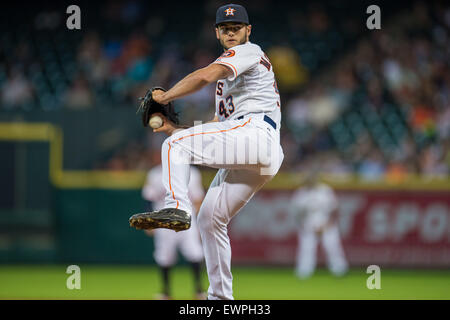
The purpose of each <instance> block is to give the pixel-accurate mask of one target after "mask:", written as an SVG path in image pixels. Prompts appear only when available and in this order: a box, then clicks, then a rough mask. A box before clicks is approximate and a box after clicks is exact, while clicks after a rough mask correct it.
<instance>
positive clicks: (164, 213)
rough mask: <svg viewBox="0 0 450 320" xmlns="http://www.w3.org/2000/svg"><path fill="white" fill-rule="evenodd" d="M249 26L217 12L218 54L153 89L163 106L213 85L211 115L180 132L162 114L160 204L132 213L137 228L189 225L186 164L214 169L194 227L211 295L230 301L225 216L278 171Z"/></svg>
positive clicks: (271, 103)
mask: <svg viewBox="0 0 450 320" xmlns="http://www.w3.org/2000/svg"><path fill="white" fill-rule="evenodd" d="M251 28H252V26H251V25H250V23H249V19H248V15H247V11H246V10H245V8H244V7H242V6H240V5H235V4H228V5H225V6H222V7H220V8H219V9H218V10H217V12H216V25H215V33H216V38H217V39H218V40H219V42H220V44H221V45H222V47H223V48H224V52H223V53H222V54H221V55H220V57H218V58H217V59H216V60H215V61H214V62H212V63H211V64H209V65H208V66H205V67H204V68H201V69H198V70H196V71H194V72H192V73H190V74H189V75H187V76H186V77H184V78H183V79H181V80H180V81H179V82H178V83H176V84H175V85H174V86H173V87H172V88H171V89H170V90H168V91H167V92H164V91H162V90H155V91H153V92H152V98H153V100H154V101H156V102H158V103H160V104H163V105H166V104H168V103H169V102H171V101H173V100H176V99H178V98H181V97H184V96H186V95H189V94H192V93H194V92H196V91H198V90H200V89H202V88H203V87H205V86H207V85H208V84H210V83H214V82H215V83H216V89H215V91H216V115H215V117H214V119H213V120H212V121H211V122H208V123H205V124H202V125H196V126H194V127H191V128H188V129H184V130H180V128H179V127H177V126H176V125H175V124H174V123H173V122H171V121H168V119H165V120H164V124H163V126H162V127H161V128H158V129H154V131H155V132H165V133H167V134H168V135H169V137H168V138H167V139H166V141H164V143H163V146H162V150H161V156H162V166H163V171H162V172H163V176H162V183H163V184H164V187H165V189H166V198H165V205H164V209H162V210H159V211H156V212H145V213H138V214H134V215H133V216H131V217H130V219H129V223H130V226H132V227H135V228H137V229H154V228H169V229H173V230H183V229H187V228H189V227H190V221H191V212H192V209H191V204H190V201H189V199H188V190H189V188H188V182H189V165H190V164H197V165H202V166H208V167H212V168H218V169H219V170H218V172H217V174H216V176H215V178H214V180H213V181H212V183H211V186H210V188H209V190H208V192H207V193H206V196H205V200H204V201H203V203H202V206H201V208H200V212H199V214H198V219H197V223H198V227H199V230H200V235H201V238H202V243H203V252H204V254H205V262H206V268H207V271H208V279H209V284H210V286H209V289H208V299H210V300H231V299H234V297H233V289H232V282H233V276H232V273H231V245H230V239H229V236H228V224H229V222H230V220H231V219H232V218H233V217H234V216H235V215H236V214H237V213H238V212H239V210H240V209H241V208H242V207H244V206H245V205H246V204H247V203H248V201H249V200H250V199H251V198H252V197H253V195H254V194H255V193H256V192H257V191H258V190H260V189H261V188H262V187H263V186H264V184H266V183H267V182H268V181H270V180H271V179H272V178H273V177H274V176H275V175H276V174H277V172H278V170H279V168H280V166H281V163H282V161H283V158H284V155H283V150H282V147H281V145H280V125H281V107H280V95H279V93H278V89H277V85H276V81H275V74H274V72H273V67H272V64H271V63H270V61H269V59H268V58H267V56H266V55H265V54H264V52H263V51H262V50H261V48H260V47H259V46H258V45H256V44H254V43H251V42H250V41H249V37H250V34H251Z"/></svg>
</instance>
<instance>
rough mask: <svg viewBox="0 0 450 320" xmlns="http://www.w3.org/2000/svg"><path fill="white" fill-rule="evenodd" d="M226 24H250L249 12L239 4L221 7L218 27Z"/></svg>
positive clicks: (217, 21)
mask: <svg viewBox="0 0 450 320" xmlns="http://www.w3.org/2000/svg"><path fill="white" fill-rule="evenodd" d="M224 22H241V23H245V24H250V22H249V21H248V14H247V10H245V8H244V7H243V6H241V5H238V4H232V3H231V4H227V5H224V6H221V7H220V8H219V9H217V12H216V27H217V26H218V25H219V24H221V23H224Z"/></svg>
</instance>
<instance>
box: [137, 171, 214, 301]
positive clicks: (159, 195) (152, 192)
mask: <svg viewBox="0 0 450 320" xmlns="http://www.w3.org/2000/svg"><path fill="white" fill-rule="evenodd" d="M161 179H162V168H161V165H160V164H159V165H157V166H154V167H153V168H152V169H151V170H150V171H149V172H148V174H147V179H146V181H145V185H144V187H143V189H142V197H143V198H144V199H145V200H146V201H147V205H148V206H151V207H149V208H148V209H149V210H150V209H153V210H159V209H162V208H163V207H164V197H165V195H166V190H165V189H164V186H163V185H162V184H161ZM204 196H205V191H204V189H203V185H202V176H201V173H200V171H199V170H198V169H197V168H196V167H191V177H190V181H189V198H190V199H191V201H192V206H193V209H194V210H195V212H193V214H194V215H195V214H196V212H198V210H199V208H200V205H201V203H202V201H203V198H204ZM195 220H196V219H192V225H191V228H190V229H188V230H185V231H181V232H175V231H173V230H169V229H155V230H146V233H147V234H148V235H150V236H153V237H154V254H153V256H154V258H155V261H156V263H157V264H158V266H159V267H160V269H161V276H162V283H163V290H162V293H161V294H160V295H158V297H157V298H159V299H162V300H169V299H172V295H171V290H170V270H171V268H172V267H173V266H174V265H175V263H176V262H177V254H178V251H177V249H178V248H179V249H180V251H181V253H182V255H183V256H184V258H185V259H186V260H187V261H188V262H189V263H190V264H191V267H192V271H193V276H194V290H195V293H194V297H195V298H196V299H205V298H206V295H205V293H204V292H203V290H202V285H201V278H200V269H201V263H202V261H203V249H202V244H201V241H200V234H199V232H198V229H197V223H196V222H195Z"/></svg>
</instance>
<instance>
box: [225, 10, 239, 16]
mask: <svg viewBox="0 0 450 320" xmlns="http://www.w3.org/2000/svg"><path fill="white" fill-rule="evenodd" d="M235 11H236V9H233V8H228V9H227V10H225V13H226V15H227V16H234V12H235Z"/></svg>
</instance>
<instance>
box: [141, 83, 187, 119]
mask: <svg viewBox="0 0 450 320" xmlns="http://www.w3.org/2000/svg"><path fill="white" fill-rule="evenodd" d="M155 90H163V91H166V90H165V89H164V88H161V87H153V88H151V89H150V90H147V93H146V94H145V96H144V97H141V98H139V100H141V103H140V105H139V108H138V110H137V113H139V112H141V117H142V124H143V125H144V127H147V126H148V121H149V120H150V118H151V117H152V114H154V113H158V112H159V113H161V114H162V115H163V116H164V117H166V118H167V119H169V120H170V121H172V122H173V123H175V124H178V123H179V120H178V113H177V112H175V109H174V107H173V104H172V103H171V102H169V103H168V104H166V105H162V104H160V103H158V102H156V101H155V100H153V97H152V93H153V91H155Z"/></svg>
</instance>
